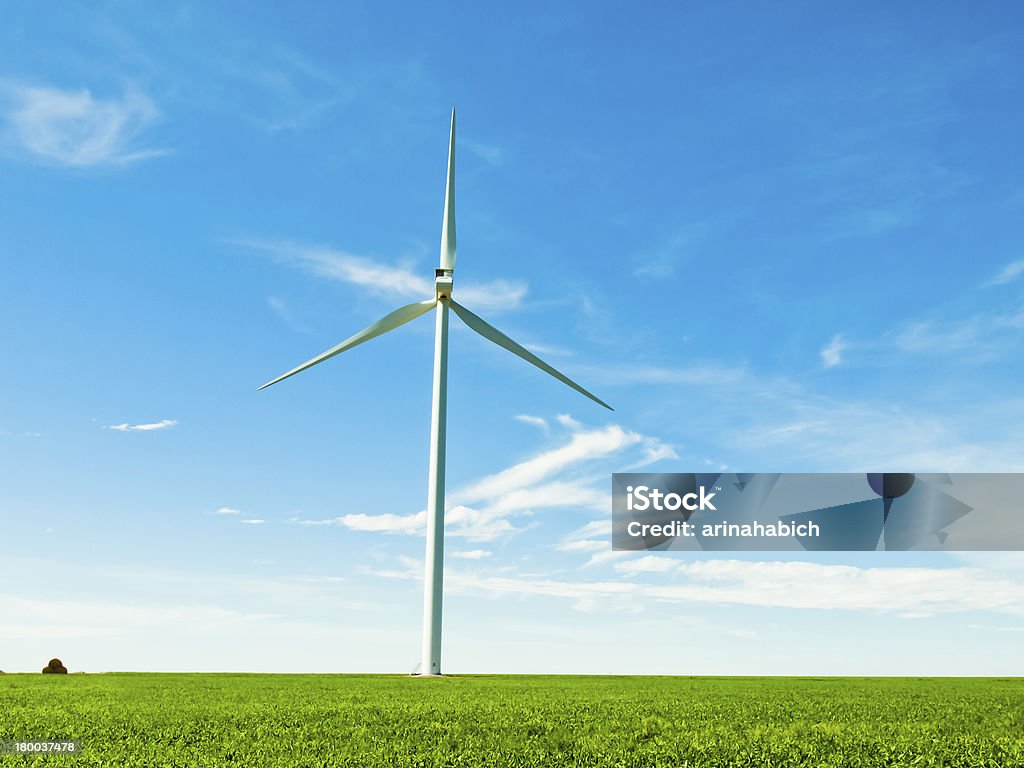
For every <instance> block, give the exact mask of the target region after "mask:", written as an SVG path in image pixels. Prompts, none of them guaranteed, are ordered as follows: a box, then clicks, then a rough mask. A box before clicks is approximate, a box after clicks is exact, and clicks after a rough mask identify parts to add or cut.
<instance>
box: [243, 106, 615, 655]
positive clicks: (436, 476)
mask: <svg viewBox="0 0 1024 768" xmlns="http://www.w3.org/2000/svg"><path fill="white" fill-rule="evenodd" d="M454 271H455V110H454V109H452V126H451V133H450V134H449V139H448V178H447V182H446V184H445V198H444V221H443V222H442V224H441V266H440V267H439V268H438V269H436V270H435V279H434V298H432V299H427V300H426V301H420V302H417V303H415V304H408V305H406V306H404V307H400V308H399V309H396V310H395V311H394V312H392V313H391V314H389V315H385V316H384V317H382V318H381V319H380V320H378V321H377V322H375V323H374V324H373V325H370V326H368V327H366V328H364V329H363V330H361V331H359V333H357V334H355V335H354V336H350V337H349V338H347V339H345V341H343V342H341V344H338V345H337V346H336V347H331V348H330V349H328V350H327V351H326V352H324V353H322V354H319V355H317V356H316V357H314V358H313V359H312V360H308V361H306V362H305V363H303V364H302V365H300V366H298V367H296V368H293V369H292V370H290V371H288V373H286V374H284V375H282V376H278V377H277V378H276V379H274V380H273V381H268V382H267V383H266V384H264V385H263V386H262V387H260V389H265V388H266V387H269V386H270V385H271V384H277V382H279V381H283V380H284V379H287V378H288V377H289V376H294V375H295V374H297V373H299V372H300V371H304V370H306V369H307V368H311V367H312V366H314V365H316V364H317V363H322V362H323V361H324V360H327V359H328V358H331V357H334V356H335V355H340V354H341V353H342V352H345V351H346V350H349V349H352V347H354V346H356V345H358V344H362V343H363V342H364V341H369V340H370V339H372V338H375V337H377V336H380V335H381V334H384V333H387V332H388V331H390V330H393V329H395V328H397V327H398V326H400V325H404V324H405V323H407V322H409V321H410V320H412V319H414V318H417V317H419V316H420V315H422V314H425V313H426V312H429V311H430V310H431V309H434V308H435V307H436V308H437V321H436V324H435V335H434V399H433V405H432V407H431V417H430V477H429V479H428V482H427V553H426V568H425V571H424V581H423V661H422V664H421V666H420V674H421V675H440V674H441V597H442V580H443V565H444V453H445V421H446V413H447V409H448V308H449V307H451V309H452V310H453V311H454V312H455V314H456V315H458V316H459V317H460V318H462V321H463V322H464V323H465V324H466V325H468V326H469V327H470V328H472V329H473V330H474V331H476V332H477V333H479V334H480V335H481V336H483V337H484V338H485V339H489V340H490V341H493V342H494V343H495V344H497V345H498V346H499V347H504V348H505V349H507V350H508V351H509V352H512V353H513V354H516V355H519V357H521V358H523V359H524V360H526V361H527V362H529V363H532V364H533V365H535V366H537V367H538V368H540V369H541V370H542V371H544V372H546V373H549V374H551V375H552V376H554V377H555V378H556V379H558V380H559V381H562V382H564V383H565V384H568V385H569V386H570V387H572V388H573V389H575V390H576V391H577V392H580V393H582V394H584V395H586V396H587V397H589V398H590V399H591V400H593V401H594V402H595V403H598V404H599V405H603V406H604V407H605V408H607V409H608V410H612V407H611V406H610V405H608V404H607V403H605V402H604V401H602V400H600V399H599V398H597V397H595V396H594V395H592V394H591V393H590V392H588V391H587V390H585V389H584V388H583V387H581V386H580V385H579V384H577V383H576V382H574V381H572V380H571V379H570V378H569V377H568V376H565V375H564V374H562V373H559V372H558V371H556V370H555V369H554V368H552V367H551V366H550V365H548V364H547V363H545V362H544V361H543V360H541V359H540V358H539V357H537V356H536V355H535V354H533V353H532V352H530V351H529V350H527V349H525V348H524V347H522V346H520V345H519V344H517V343H516V342H514V341H513V340H512V339H510V338H509V337H508V336H506V335H505V334H503V333H502V332H501V331H499V330H498V329H497V328H495V327H494V326H492V325H491V324H490V323H487V322H486V321H484V320H483V319H481V318H479V317H477V316H476V315H474V314H473V313H472V312H470V311H469V310H468V309H466V308H465V307H464V306H462V305H461V304H459V303H458V302H456V301H455V299H453V298H452V273H453V272H454Z"/></svg>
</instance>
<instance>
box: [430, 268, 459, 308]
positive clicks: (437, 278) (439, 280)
mask: <svg viewBox="0 0 1024 768" xmlns="http://www.w3.org/2000/svg"><path fill="white" fill-rule="evenodd" d="M453 271H454V270H451V269H441V268H438V269H435V270H434V298H435V299H437V301H446V300H448V299H450V298H451V297H452V272H453Z"/></svg>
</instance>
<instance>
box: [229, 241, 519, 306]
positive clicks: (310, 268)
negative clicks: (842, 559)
mask: <svg viewBox="0 0 1024 768" xmlns="http://www.w3.org/2000/svg"><path fill="white" fill-rule="evenodd" d="M228 242H229V243H231V244H232V245H237V246H240V247H242V248H247V249H249V250H253V251H257V252H260V253H265V254H268V255H269V256H271V257H272V258H273V259H275V260H276V261H278V262H279V263H281V264H285V265H287V266H290V267H294V268H297V269H301V270H303V271H305V272H307V273H309V274H312V275H316V276H317V277H322V278H326V279H328V280H334V281H336V282H340V283H348V284H350V285H357V286H360V287H362V288H366V289H367V290H369V291H370V292H371V293H374V294H377V295H380V296H388V297H396V298H405V299H419V300H423V299H427V298H431V297H432V296H433V295H434V282H433V280H431V279H430V276H429V275H430V270H427V269H418V268H414V267H413V266H412V265H410V264H388V263H383V262H381V261H377V260H374V259H370V258H367V257H366V256H358V255H356V254H353V253H349V252H347V251H342V250H339V249H336V248H329V247H327V246H322V245H310V244H305V243H296V242H291V241H286V240H252V239H241V240H229V241H228ZM526 291H527V286H526V283H524V282H522V281H519V280H492V281H491V282H489V283H483V284H479V283H478V284H473V283H469V284H462V283H460V284H459V286H458V293H459V300H460V301H462V302H465V303H466V304H467V305H469V306H470V307H473V308H474V309H480V310H488V309H490V310H500V309H513V308H515V307H517V306H519V303H520V302H521V301H522V300H523V297H524V296H526Z"/></svg>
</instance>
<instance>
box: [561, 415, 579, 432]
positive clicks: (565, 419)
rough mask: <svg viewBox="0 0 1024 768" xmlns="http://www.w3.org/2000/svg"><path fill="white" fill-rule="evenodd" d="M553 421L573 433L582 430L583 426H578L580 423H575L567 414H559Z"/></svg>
mask: <svg viewBox="0 0 1024 768" xmlns="http://www.w3.org/2000/svg"><path fill="white" fill-rule="evenodd" d="M555 420H556V421H557V422H558V423H559V424H561V425H562V426H563V427H565V428H566V429H571V430H573V431H576V430H579V429H583V425H582V424H580V422H578V421H576V419H574V418H573V417H572V416H570V415H569V414H568V413H560V414H558V415H557V416H556V417H555Z"/></svg>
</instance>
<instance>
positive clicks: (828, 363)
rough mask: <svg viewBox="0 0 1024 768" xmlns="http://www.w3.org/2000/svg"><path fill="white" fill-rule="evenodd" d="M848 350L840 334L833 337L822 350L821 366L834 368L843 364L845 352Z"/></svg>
mask: <svg viewBox="0 0 1024 768" xmlns="http://www.w3.org/2000/svg"><path fill="white" fill-rule="evenodd" d="M845 349H846V342H845V341H843V337H842V335H840V334H838V333H837V334H836V335H835V336H833V337H832V341H830V342H829V343H828V344H827V345H825V346H824V347H822V350H821V364H822V365H823V366H825V367H826V368H834V367H835V366H837V365H839V364H840V363H841V362H843V350H845Z"/></svg>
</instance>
